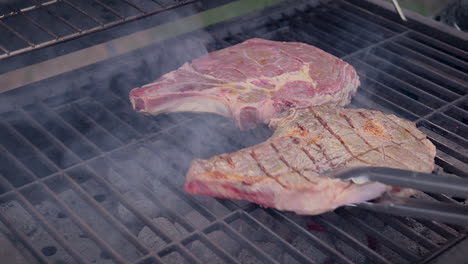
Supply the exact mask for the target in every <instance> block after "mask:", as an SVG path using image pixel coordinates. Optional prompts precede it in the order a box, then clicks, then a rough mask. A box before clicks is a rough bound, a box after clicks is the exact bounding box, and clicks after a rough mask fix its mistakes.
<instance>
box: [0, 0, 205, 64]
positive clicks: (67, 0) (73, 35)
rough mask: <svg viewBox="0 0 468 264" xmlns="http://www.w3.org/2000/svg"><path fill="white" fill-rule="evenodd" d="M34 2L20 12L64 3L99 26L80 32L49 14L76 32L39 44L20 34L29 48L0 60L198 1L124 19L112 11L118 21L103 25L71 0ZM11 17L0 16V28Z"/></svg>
mask: <svg viewBox="0 0 468 264" xmlns="http://www.w3.org/2000/svg"><path fill="white" fill-rule="evenodd" d="M34 1H36V3H38V4H37V5H35V6H34V7H31V8H28V9H25V10H21V12H28V11H30V10H34V9H37V8H44V7H47V6H49V5H52V4H57V3H65V4H67V5H68V6H71V7H72V8H73V9H74V10H76V11H77V12H79V13H81V14H83V15H85V16H86V17H88V18H90V19H92V20H93V21H94V22H96V23H97V24H98V25H99V26H96V27H93V28H90V29H86V30H82V29H80V28H79V27H77V26H75V25H73V24H72V23H70V22H69V21H67V20H65V19H63V18H62V17H60V16H57V15H55V14H51V13H49V14H50V15H51V16H54V17H56V18H57V19H59V20H61V21H62V22H63V23H65V24H67V25H68V26H69V27H71V28H72V29H74V30H75V31H76V32H75V33H71V34H68V35H66V36H63V37H59V38H57V39H53V40H49V41H44V42H41V43H32V42H30V41H28V40H27V38H25V37H24V36H22V35H21V34H20V36H18V37H19V38H20V39H21V40H23V41H25V43H27V44H28V45H29V46H26V47H22V48H19V49H16V50H12V51H9V52H8V51H7V50H6V49H5V53H4V54H0V59H2V58H6V57H11V56H15V55H18V54H22V53H26V52H28V51H31V50H35V49H39V48H44V47H48V46H51V45H53V44H56V43H60V42H63V41H66V40H70V39H73V38H76V37H78V36H82V35H85V34H91V33H93V32H97V31H100V30H104V29H107V28H111V27H113V26H116V25H119V24H122V23H125V22H130V21H134V20H137V19H140V18H143V17H146V16H150V15H154V14H158V13H161V12H164V11H167V10H171V9H175V8H178V7H181V6H185V5H189V4H192V3H194V2H197V1H199V0H187V1H182V2H178V3H176V4H173V5H169V6H165V7H164V8H163V9H155V10H151V11H147V12H144V13H140V14H136V15H131V16H126V17H123V16H121V15H120V14H118V13H116V12H117V11H115V10H114V13H113V14H114V15H115V16H117V17H118V18H119V19H118V20H117V21H112V22H109V23H105V24H104V23H103V22H101V21H99V20H98V19H97V18H96V17H93V16H92V15H90V14H89V13H87V12H86V11H84V10H83V9H81V8H79V7H78V6H77V5H76V4H74V3H72V1H71V0H53V1H49V2H46V3H39V2H37V0H34ZM93 1H99V0H93ZM128 1H130V0H128ZM152 1H153V0H152ZM153 2H154V1H153ZM100 3H101V4H102V2H100ZM156 3H157V2H156ZM98 4H99V3H98ZM159 5H160V6H163V5H161V4H159ZM101 6H102V5H101ZM103 8H104V9H107V10H109V8H106V7H104V6H103ZM111 9H112V8H111ZM47 12H51V11H50V10H47ZM109 12H111V13H112V11H110V10H109ZM13 15H18V14H17V13H12V14H8V15H5V16H3V17H2V16H0V27H1V26H2V25H3V24H4V23H3V21H2V18H6V17H8V16H13ZM7 29H8V28H7ZM8 30H9V29H8ZM13 34H15V35H17V32H16V33H15V32H13Z"/></svg>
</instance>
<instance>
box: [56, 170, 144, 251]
mask: <svg viewBox="0 0 468 264" xmlns="http://www.w3.org/2000/svg"><path fill="white" fill-rule="evenodd" d="M65 179H66V181H67V182H68V183H69V184H70V185H71V188H72V189H73V190H74V191H75V192H77V193H78V194H79V195H81V197H82V198H83V199H84V200H85V201H86V202H87V203H88V204H90V205H92V208H93V209H95V210H96V211H98V212H99V213H100V214H101V215H102V216H103V217H104V219H106V220H107V221H108V223H109V224H111V225H112V226H113V227H116V229H117V231H118V232H119V233H120V234H121V235H122V236H123V237H125V238H126V239H128V240H129V241H130V242H131V243H132V244H133V245H134V246H135V247H136V249H138V250H139V251H140V252H141V253H143V254H144V255H146V254H148V253H149V252H150V249H149V248H147V247H146V246H145V245H143V244H141V242H140V241H139V240H138V238H137V237H136V236H135V235H134V234H132V233H131V232H130V231H129V230H128V229H127V228H125V226H124V225H123V224H122V223H120V222H119V221H118V220H117V219H116V218H115V217H114V216H113V215H112V214H110V213H109V212H108V211H107V210H106V209H104V207H102V206H101V205H100V204H98V203H97V202H96V200H94V199H93V198H91V196H90V195H89V194H88V192H86V191H85V190H84V189H83V187H81V186H80V185H79V184H78V183H76V182H75V181H74V180H73V179H72V177H71V176H70V175H68V174H65Z"/></svg>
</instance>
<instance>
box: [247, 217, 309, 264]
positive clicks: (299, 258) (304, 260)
mask: <svg viewBox="0 0 468 264" xmlns="http://www.w3.org/2000/svg"><path fill="white" fill-rule="evenodd" d="M239 219H242V220H243V221H245V222H247V223H248V224H249V222H250V225H252V224H253V225H256V226H258V227H260V228H261V229H263V230H265V231H267V234H268V235H269V236H271V237H272V238H273V240H276V242H277V243H278V244H277V245H278V246H279V245H281V248H282V249H284V250H286V251H289V252H288V253H290V254H291V255H292V256H293V257H297V258H296V260H297V261H298V262H299V263H313V262H312V260H310V259H308V258H306V257H305V256H304V255H303V254H302V253H301V252H300V251H299V250H298V249H297V248H295V247H293V246H292V245H291V244H289V243H288V242H286V241H285V240H284V239H283V238H282V237H280V236H279V235H278V234H276V233H275V232H273V231H272V230H270V229H269V228H268V227H266V226H265V225H264V224H263V223H261V222H260V221H258V220H257V219H255V218H254V217H252V216H251V215H250V214H247V213H245V212H241V214H240V218H239Z"/></svg>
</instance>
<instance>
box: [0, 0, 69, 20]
mask: <svg viewBox="0 0 468 264" xmlns="http://www.w3.org/2000/svg"><path fill="white" fill-rule="evenodd" d="M60 1H62V0H51V1H48V2H43V3H38V2H37V1H36V4H35V5H32V6H30V7H26V8H22V9H20V10H17V11H13V12H10V13H8V14H3V15H0V19H5V18H7V17H11V16H16V15H18V14H19V13H26V12H29V11H33V10H35V9H38V8H41V7H44V6H48V5H51V4H55V3H58V2H60Z"/></svg>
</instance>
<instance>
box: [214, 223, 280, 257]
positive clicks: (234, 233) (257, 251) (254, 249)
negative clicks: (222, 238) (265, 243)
mask: <svg viewBox="0 0 468 264" xmlns="http://www.w3.org/2000/svg"><path fill="white" fill-rule="evenodd" d="M220 226H222V228H220V229H222V230H223V231H225V232H226V233H227V234H228V235H229V236H231V237H233V238H234V239H235V240H237V241H239V242H241V243H242V244H243V245H244V246H245V245H247V247H248V248H249V249H250V251H251V252H252V253H255V254H259V255H260V257H261V258H262V259H263V260H264V261H266V262H268V263H278V261H276V260H274V259H273V258H271V257H270V256H269V255H268V254H266V253H265V252H263V250H261V249H259V248H258V247H257V246H255V245H254V244H253V243H252V242H250V241H249V240H248V239H246V238H245V237H243V236H242V235H240V234H239V233H238V232H237V231H235V230H234V229H233V228H232V227H231V226H230V225H228V224H226V222H223V223H222V224H220Z"/></svg>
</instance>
